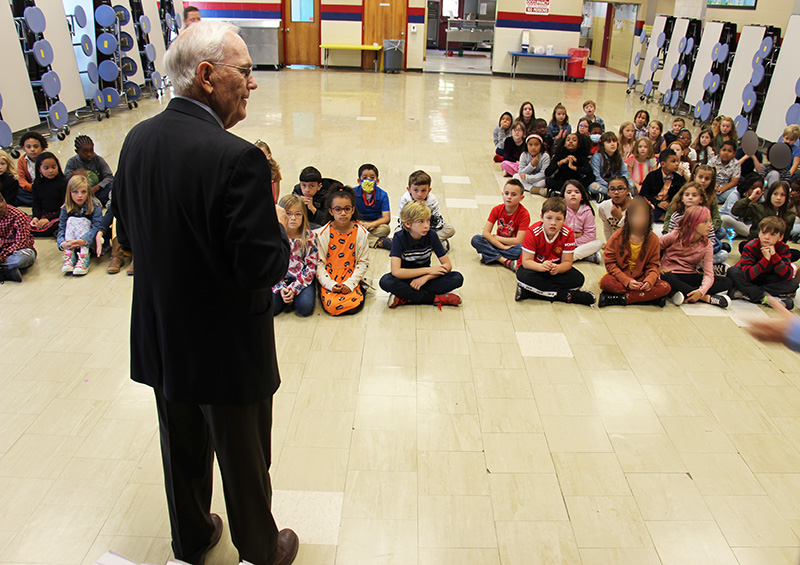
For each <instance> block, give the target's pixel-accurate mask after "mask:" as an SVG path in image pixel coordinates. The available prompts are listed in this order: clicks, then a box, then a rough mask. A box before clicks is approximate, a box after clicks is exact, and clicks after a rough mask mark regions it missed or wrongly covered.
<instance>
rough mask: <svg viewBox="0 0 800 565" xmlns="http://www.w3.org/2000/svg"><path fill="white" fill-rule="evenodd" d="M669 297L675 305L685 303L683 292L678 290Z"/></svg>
mask: <svg viewBox="0 0 800 565" xmlns="http://www.w3.org/2000/svg"><path fill="white" fill-rule="evenodd" d="M669 299H670V300H671V301H672V303H673V304H674V305H675V306H680V305H681V304H683V301H684V296H683V293H682V292H680V291H676V292H675V294H673V295H672V296H670V297H669Z"/></svg>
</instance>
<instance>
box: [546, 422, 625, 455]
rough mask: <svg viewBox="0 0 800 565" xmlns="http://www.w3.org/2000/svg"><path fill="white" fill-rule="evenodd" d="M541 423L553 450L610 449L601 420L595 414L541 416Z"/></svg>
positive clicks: (599, 450) (593, 450)
mask: <svg viewBox="0 0 800 565" xmlns="http://www.w3.org/2000/svg"><path fill="white" fill-rule="evenodd" d="M542 425H543V426H544V433H545V435H546V436H547V443H548V445H549V446H550V450H551V451H553V452H559V451H567V452H603V451H612V449H611V442H609V441H608V435H607V434H606V430H605V427H604V426H603V422H602V420H601V419H600V418H598V417H597V416H542Z"/></svg>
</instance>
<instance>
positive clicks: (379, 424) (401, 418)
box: [353, 394, 417, 431]
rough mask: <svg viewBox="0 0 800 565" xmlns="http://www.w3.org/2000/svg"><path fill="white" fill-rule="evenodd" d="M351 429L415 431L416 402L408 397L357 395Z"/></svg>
mask: <svg viewBox="0 0 800 565" xmlns="http://www.w3.org/2000/svg"><path fill="white" fill-rule="evenodd" d="M353 428H354V429H361V430H405V431H416V429H417V401H416V400H415V399H414V398H413V397H409V396H367V395H363V394H362V395H359V397H358V404H357V405H356V413H355V422H354V424H353Z"/></svg>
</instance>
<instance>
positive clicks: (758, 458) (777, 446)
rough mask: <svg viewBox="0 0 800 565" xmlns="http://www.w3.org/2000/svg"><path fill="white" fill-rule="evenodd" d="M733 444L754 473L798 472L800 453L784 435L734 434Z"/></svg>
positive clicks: (799, 468)
mask: <svg viewBox="0 0 800 565" xmlns="http://www.w3.org/2000/svg"><path fill="white" fill-rule="evenodd" d="M730 438H731V441H732V442H733V445H735V446H736V449H737V450H738V451H739V454H740V455H741V456H742V458H743V459H744V461H745V463H747V466H748V467H750V469H751V470H752V471H753V472H754V473H797V472H798V471H800V454H798V452H797V451H796V450H795V448H794V446H793V445H792V444H791V443H790V442H789V440H787V439H786V438H785V437H783V436H779V435H771V434H770V435H733V436H730Z"/></svg>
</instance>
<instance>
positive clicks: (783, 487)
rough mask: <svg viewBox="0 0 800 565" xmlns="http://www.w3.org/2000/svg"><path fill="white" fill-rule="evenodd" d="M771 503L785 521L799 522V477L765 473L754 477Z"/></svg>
mask: <svg viewBox="0 0 800 565" xmlns="http://www.w3.org/2000/svg"><path fill="white" fill-rule="evenodd" d="M756 478H757V479H758V481H759V482H760V483H761V486H762V487H764V490H765V491H766V492H767V494H768V495H769V497H770V498H771V499H772V502H773V503H775V506H776V507H777V508H778V510H779V511H780V513H781V516H783V517H784V518H785V519H786V520H800V475H799V474H795V473H793V474H780V473H768V474H767V473H765V474H761V475H756Z"/></svg>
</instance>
